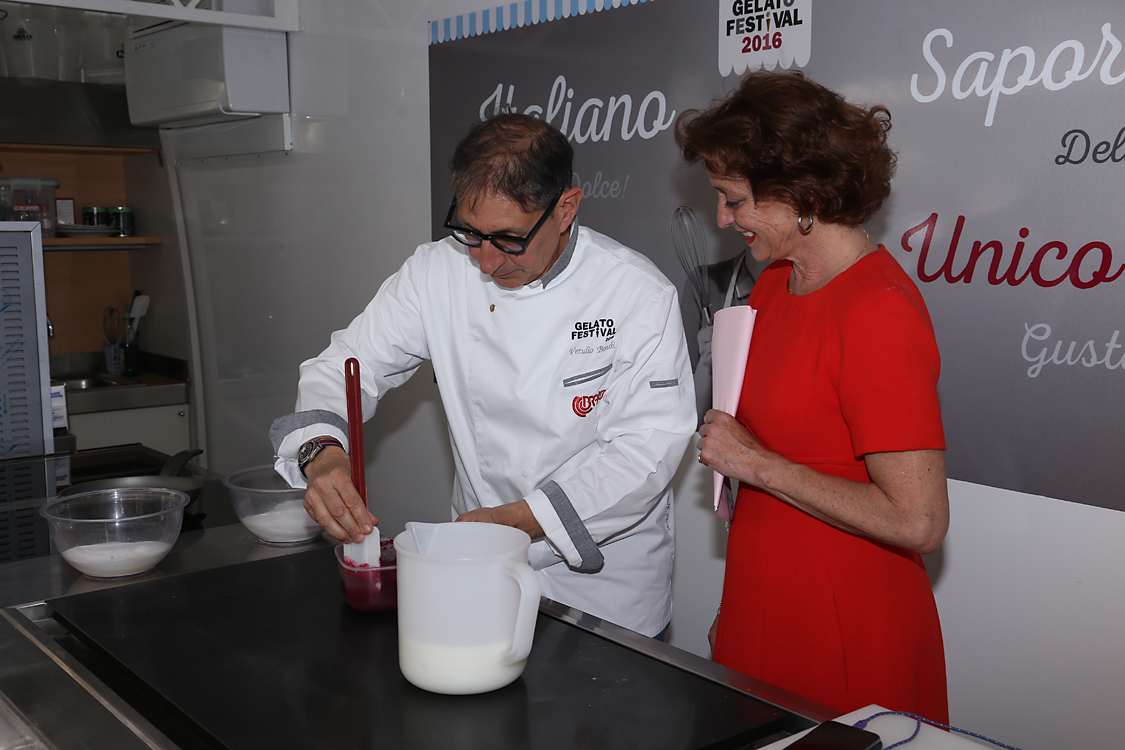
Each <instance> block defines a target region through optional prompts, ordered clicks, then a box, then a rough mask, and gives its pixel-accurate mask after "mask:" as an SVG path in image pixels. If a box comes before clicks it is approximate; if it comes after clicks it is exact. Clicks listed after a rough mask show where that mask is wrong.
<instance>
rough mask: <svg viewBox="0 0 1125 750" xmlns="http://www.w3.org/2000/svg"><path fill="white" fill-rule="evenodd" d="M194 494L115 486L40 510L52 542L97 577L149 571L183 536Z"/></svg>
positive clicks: (54, 502)
mask: <svg viewBox="0 0 1125 750" xmlns="http://www.w3.org/2000/svg"><path fill="white" fill-rule="evenodd" d="M188 502H189V499H188V496H187V495H186V494H185V493H183V492H178V491H176V490H160V489H141V488H134V489H121V488H118V489H111V490H95V491H93V492H83V493H80V494H77V495H69V496H67V497H60V498H56V499H54V500H51V501H49V502H48V503H47V504H46V505H44V506H43V507H42V508H40V509H39V513H40V515H42V516H43V517H44V518H45V519H47V527H48V530H49V533H50V535H51V542H52V543H53V544H54V546H55V547H56V548H57V549H58V550H59V552H60V553H62V558H63V559H64V560H66V561H67V562H68V563H69V564H70V565H71V566H72V567H74V568H77V569H78V570H80V571H81V572H83V573H85V574H86V575H88V576H90V577H91V578H119V577H121V576H130V575H137V574H140V573H146V572H148V571H150V570H152V569H153V568H155V567H156V566H157V564H158V563H159V562H160V561H161V560H163V559H164V557H165V555H167V554H168V552H170V551H171V549H172V545H173V544H175V543H176V538H177V537H178V536H179V535H180V526H181V525H182V524H183V520H184V507H185V506H187V504H188Z"/></svg>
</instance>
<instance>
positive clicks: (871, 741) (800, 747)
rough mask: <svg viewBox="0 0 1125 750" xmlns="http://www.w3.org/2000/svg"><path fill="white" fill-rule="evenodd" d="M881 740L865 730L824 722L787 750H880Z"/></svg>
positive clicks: (838, 723)
mask: <svg viewBox="0 0 1125 750" xmlns="http://www.w3.org/2000/svg"><path fill="white" fill-rule="evenodd" d="M882 748H883V740H882V739H880V738H879V735H877V734H875V733H873V732H868V731H867V730H866V729H856V728H855V727H849V726H848V725H847V724H841V723H840V722H838V721H826V722H824V723H823V724H821V725H820V726H819V727H817V728H816V729H814V730H812V731H811V732H809V733H808V734H806V735H805V736H804V737H802V738H801V739H799V740H797V741H796V742H794V743H793V744H792V745H789V750H882Z"/></svg>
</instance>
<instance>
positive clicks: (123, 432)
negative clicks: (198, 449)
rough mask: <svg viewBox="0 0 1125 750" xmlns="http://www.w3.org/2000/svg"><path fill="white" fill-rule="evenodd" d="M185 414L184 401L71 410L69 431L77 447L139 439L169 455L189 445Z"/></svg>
mask: <svg viewBox="0 0 1125 750" xmlns="http://www.w3.org/2000/svg"><path fill="white" fill-rule="evenodd" d="M188 414H189V411H188V405H187V404H170V405H165V406H149V407H145V408H141V409H120V410H116V411H97V412H89V413H86V414H72V415H70V431H71V432H73V433H74V436H75V437H76V438H77V440H78V449H79V450H86V449H87V448H103V447H106V446H110V445H122V444H125V443H142V444H144V445H145V446H147V447H149V448H152V449H154V450H158V451H160V452H162V453H167V454H168V455H170V456H173V455H175V454H177V453H179V452H180V451H183V450H187V449H188V448H190V447H191V432H190V429H189V427H190V425H189V423H188V419H189V417H188Z"/></svg>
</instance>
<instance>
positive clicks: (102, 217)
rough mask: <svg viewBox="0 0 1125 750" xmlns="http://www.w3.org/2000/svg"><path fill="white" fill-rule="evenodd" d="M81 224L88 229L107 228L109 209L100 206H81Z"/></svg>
mask: <svg viewBox="0 0 1125 750" xmlns="http://www.w3.org/2000/svg"><path fill="white" fill-rule="evenodd" d="M82 223H83V224H84V225H85V226H88V227H108V226H109V209H108V208H104V207H102V206H83V207H82Z"/></svg>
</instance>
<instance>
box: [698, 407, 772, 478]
mask: <svg viewBox="0 0 1125 750" xmlns="http://www.w3.org/2000/svg"><path fill="white" fill-rule="evenodd" d="M695 447H696V448H698V449H699V461H700V463H702V464H704V465H706V466H707V467H708V468H711V469H714V470H715V471H717V472H719V473H720V474H722V475H723V476H724V477H730V478H731V479H737V480H738V481H739V482H742V483H743V484H752V485H754V486H755V487H762V488H764V478H763V477H762V476H761V474H762V472H763V471H765V469H766V468H767V467H768V466H769V465H770V463H771V462H772V461H777V460H784V459H781V457H780V456H779V455H778V454H776V453H773V452H771V451H767V450H766V449H765V448H763V447H762V444H761V443H759V442H758V440H757V438H755V437H754V436H753V435H751V434H750V431H749V430H748V429H746V428H745V427H744V426H743V425H742V423H741V422H739V421H738V420H737V419H735V418H734V417H732V416H731V415H729V414H727V413H726V412H722V411H719V410H718V409H711V410H710V411H709V412H707V414H706V415H704V417H703V425H702V426H701V427H700V428H699V441H698V442H697V443H696V444H695Z"/></svg>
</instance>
